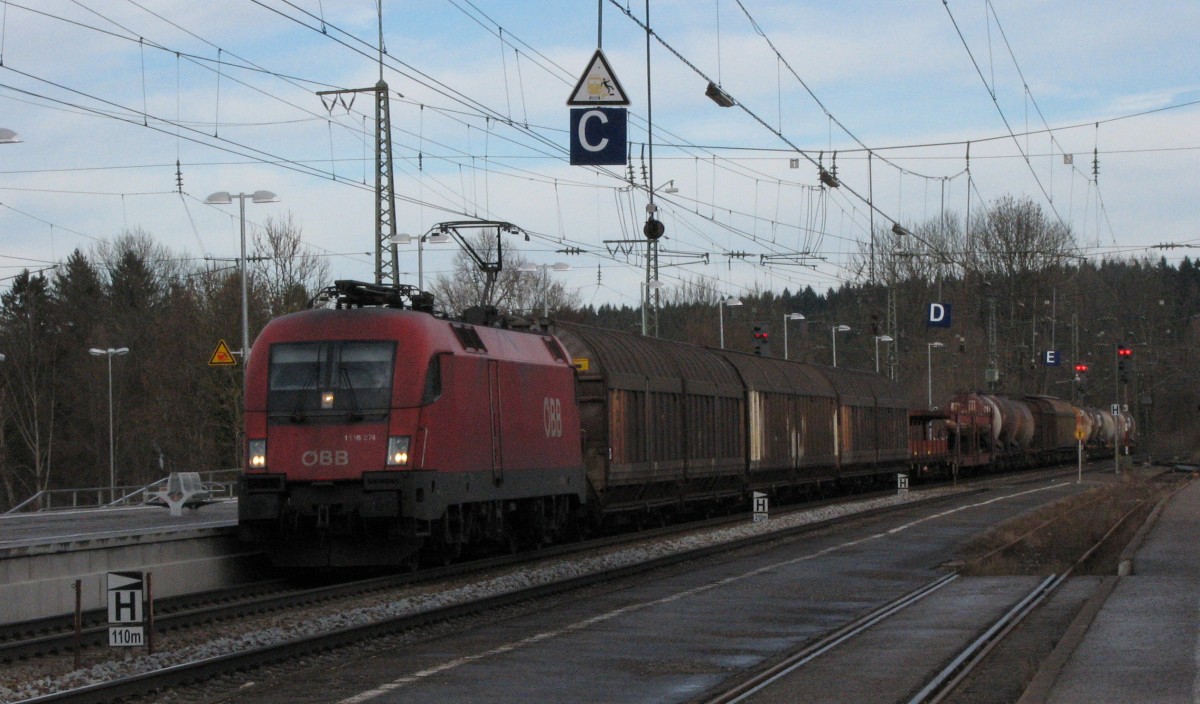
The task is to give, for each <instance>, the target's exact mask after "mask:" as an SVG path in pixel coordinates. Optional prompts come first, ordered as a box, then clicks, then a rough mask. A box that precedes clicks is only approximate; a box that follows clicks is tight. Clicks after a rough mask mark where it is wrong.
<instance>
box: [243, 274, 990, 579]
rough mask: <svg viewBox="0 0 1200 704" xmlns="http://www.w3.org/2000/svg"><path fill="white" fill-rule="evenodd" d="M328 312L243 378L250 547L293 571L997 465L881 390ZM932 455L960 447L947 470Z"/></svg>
mask: <svg viewBox="0 0 1200 704" xmlns="http://www.w3.org/2000/svg"><path fill="white" fill-rule="evenodd" d="M326 299H327V301H328V303H327V304H326V306H325V307H320V308H314V309H312V310H307V311H303V312H300V313H294V314H292V315H287V316H283V317H281V318H278V319H275V320H273V321H271V322H270V323H269V324H268V325H267V326H266V327H265V328H264V329H263V331H262V333H261V335H260V336H259V338H258V339H257V340H256V342H255V344H254V348H253V353H252V354H251V356H250V360H249V363H248V365H247V370H246V392H245V399H246V413H245V417H246V438H247V442H246V450H247V455H246V470H245V473H244V476H243V480H242V486H241V494H240V499H239V509H238V512H239V529H240V534H241V537H242V539H243V540H246V541H250V542H253V543H255V544H256V545H258V546H260V547H261V548H262V549H263V550H264V552H265V553H266V554H267V556H268V558H269V559H270V560H271V561H272V562H273V563H275V564H277V565H281V566H296V567H337V566H386V565H406V564H412V563H413V562H414V560H415V559H416V558H417V557H418V556H421V557H427V558H432V559H436V560H448V559H453V558H454V557H456V556H458V555H459V554H461V553H462V552H463V551H464V550H466V549H471V548H474V547H489V546H493V547H494V546H497V545H498V546H503V547H507V548H515V547H520V546H526V545H538V544H542V543H546V542H552V541H555V540H561V539H564V538H567V537H572V536H575V535H578V534H579V533H580V532H582V531H585V530H587V529H590V528H594V527H598V526H605V525H609V524H620V523H622V522H628V523H632V524H637V523H641V522H644V521H649V522H659V521H661V520H668V519H670V518H673V517H674V516H675V515H677V514H685V513H689V512H691V511H692V510H693V509H697V510H701V511H702V510H708V509H713V508H718V507H730V506H740V507H743V508H744V507H745V506H748V503H747V502H748V501H749V496H750V493H751V492H753V491H762V492H767V493H769V494H771V495H773V496H776V497H780V498H786V497H789V496H792V495H796V496H799V495H803V494H805V493H807V492H810V491H814V490H817V489H819V488H820V487H823V486H828V485H830V484H832V483H842V484H845V483H863V484H866V483H869V482H872V481H874V480H877V479H884V480H890V478H891V477H892V476H893V475H894V474H895V473H897V472H904V471H907V470H908V469H909V467H910V466H913V465H914V463H920V466H922V467H941V466H945V465H946V464H947V463H948V462H951V461H952V458H953V457H954V456H955V454H954V453H955V452H959V451H960V450H961V448H962V447H965V445H962V444H961V443H963V442H965V441H964V440H963V438H964V437H967V438H970V439H972V441H973V442H976V446H977V447H978V448H986V449H987V450H989V451H990V450H991V449H992V448H993V447H994V446H995V445H994V443H995V440H989V441H987V443H984V441H983V440H982V439H979V438H980V436H981V433H982V432H984V430H983V428H984V426H982V425H979V426H978V427H973V429H972V430H970V431H969V432H968V433H967V434H966V436H964V435H963V433H962V430H961V428H959V427H958V426H957V425H955V426H954V428H953V432H950V431H949V430H948V429H949V428H950V426H952V425H954V424H955V422H956V421H955V420H954V419H952V418H951V417H950V416H946V415H941V416H937V417H935V418H926V417H923V416H920V415H913V416H910V412H909V408H910V403H909V402H908V400H907V399H906V398H904V397H903V396H902V395H901V392H900V390H899V388H898V386H897V385H896V384H895V383H893V382H892V381H890V380H888V379H886V378H884V377H882V376H880V375H878V374H874V373H868V372H863V371H856V370H850V369H836V368H828V367H821V366H815V365H809V364H802V363H798V362H789V361H784V360H780V359H772V358H767V357H760V356H756V355H751V354H744V353H739V352H732V351H726V350H716V349H710V348H705V347H700V346H696V345H689V344H683V343H678V342H670V341H665V340H658V339H652V338H647V337H642V336H639V335H634V334H630V333H623V332H617V331H611V330H602V329H597V328H591V327H586V326H582V325H571V324H557V325H555V326H554V330H553V334H551V333H550V332H549V331H547V330H538V329H534V328H532V327H530V326H528V325H524V326H521V325H508V326H503V325H499V324H497V323H496V322H495V321H492V324H481V325H476V324H471V323H467V322H461V321H455V320H449V319H446V318H443V317H439V316H436V315H434V314H432V311H431V308H432V306H431V305H430V302H429V300H428V297H427V294H421V293H419V292H416V291H415V290H414V289H412V288H411V287H406V286H398V287H391V286H380V285H375V284H365V283H361V282H354V281H338V282H337V283H336V285H335V286H334V287H333V288H332V289H331V290H330V291H328V292H327V296H326ZM959 420H961V419H959ZM915 423H919V424H920V428H921V430H920V432H917V431H914V429H913V428H914V425H913V424H915ZM960 424H961V423H960ZM992 428H993V426H992V425H990V424H989V425H987V426H986V432H987V433H991V432H992ZM914 437H919V438H921V439H922V440H923V441H924V442H926V443H928V442H929V439H930V438H934V437H940V438H942V439H943V440H944V442H943V443H940V444H939V446H938V447H937V448H936V449H937V450H938V454H937V455H936V456H935V454H934V452H933V450H934V448H933V447H932V446H921V448H920V453H918V452H917V451H916V450H915V449H914V448H916V447H917V446H916V445H914V444H913V441H912V440H913V438H914ZM973 452H974V450H973ZM918 454H920V456H917V455H918ZM960 454H961V452H960ZM972 456H978V452H975V454H974V455H972Z"/></svg>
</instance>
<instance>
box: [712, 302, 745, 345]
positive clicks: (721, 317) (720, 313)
mask: <svg viewBox="0 0 1200 704" xmlns="http://www.w3.org/2000/svg"><path fill="white" fill-rule="evenodd" d="M740 305H742V299H740V298H736V297H734V296H725V297H724V298H722V299H721V300H719V301H717V320H718V321H719V322H720V324H721V349H725V308H727V307H729V306H740Z"/></svg>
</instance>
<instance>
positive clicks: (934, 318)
mask: <svg viewBox="0 0 1200 704" xmlns="http://www.w3.org/2000/svg"><path fill="white" fill-rule="evenodd" d="M925 327H927V328H948V327H950V304H949V303H930V304H929V313H928V315H926V316H925Z"/></svg>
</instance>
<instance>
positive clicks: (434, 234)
mask: <svg viewBox="0 0 1200 704" xmlns="http://www.w3.org/2000/svg"><path fill="white" fill-rule="evenodd" d="M416 239H417V290H418V291H424V290H425V243H426V242H428V243H429V244H443V243H445V242H449V241H450V235H448V234H446V231H445V230H442V229H441V228H434V229H432V230H430V231H429V232H426V233H425V234H423V235H421V236H420V237H418V238H416ZM388 240H389V241H390V242H391V243H392V244H410V243H411V242H412V241H413V236H412V235H407V234H404V233H400V234H398V235H392V236H391V237H389V238H388Z"/></svg>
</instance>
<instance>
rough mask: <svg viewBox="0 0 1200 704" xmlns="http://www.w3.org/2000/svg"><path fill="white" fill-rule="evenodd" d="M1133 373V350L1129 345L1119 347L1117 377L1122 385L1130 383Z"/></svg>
mask: <svg viewBox="0 0 1200 704" xmlns="http://www.w3.org/2000/svg"><path fill="white" fill-rule="evenodd" d="M1132 373H1133V348H1132V347H1130V346H1129V345H1117V376H1118V377H1119V378H1120V379H1121V383H1122V384H1128V383H1129V375H1130V374H1132Z"/></svg>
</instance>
